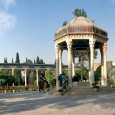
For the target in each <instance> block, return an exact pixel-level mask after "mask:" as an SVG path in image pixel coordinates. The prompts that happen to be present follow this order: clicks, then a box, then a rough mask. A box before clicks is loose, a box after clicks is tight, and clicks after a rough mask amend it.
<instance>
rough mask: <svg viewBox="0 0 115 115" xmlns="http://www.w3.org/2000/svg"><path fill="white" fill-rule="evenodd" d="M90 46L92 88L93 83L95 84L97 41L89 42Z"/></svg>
mask: <svg viewBox="0 0 115 115" xmlns="http://www.w3.org/2000/svg"><path fill="white" fill-rule="evenodd" d="M89 45H90V70H91V77H90V86H91V87H92V83H94V82H95V81H94V45H95V41H94V40H91V41H90V42H89Z"/></svg>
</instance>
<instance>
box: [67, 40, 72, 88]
mask: <svg viewBox="0 0 115 115" xmlns="http://www.w3.org/2000/svg"><path fill="white" fill-rule="evenodd" d="M67 48H68V78H69V86H70V87H72V43H71V42H70V41H68V42H67Z"/></svg>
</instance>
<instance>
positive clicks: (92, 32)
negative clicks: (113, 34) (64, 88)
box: [54, 16, 108, 88]
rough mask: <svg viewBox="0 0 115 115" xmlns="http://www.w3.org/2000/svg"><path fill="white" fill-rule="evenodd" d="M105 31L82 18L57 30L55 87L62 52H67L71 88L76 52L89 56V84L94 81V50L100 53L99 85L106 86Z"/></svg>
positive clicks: (77, 18)
mask: <svg viewBox="0 0 115 115" xmlns="http://www.w3.org/2000/svg"><path fill="white" fill-rule="evenodd" d="M107 41H108V37H107V31H105V30H104V29H102V28H100V27H99V26H97V25H95V24H94V22H93V21H91V20H89V19H88V18H85V17H83V16H79V17H76V18H74V19H72V20H71V21H70V22H69V23H68V24H67V25H65V26H63V27H61V28H59V29H58V30H57V31H56V33H55V40H54V42H55V51H56V87H57V88H58V87H59V79H58V76H59V74H62V52H63V50H67V51H68V56H67V57H68V78H69V86H70V87H71V86H72V77H73V76H74V75H75V57H76V54H77V52H86V53H88V55H89V82H90V86H92V83H94V82H95V80H94V50H95V49H99V50H100V53H101V85H102V86H107V65H106V61H107Z"/></svg>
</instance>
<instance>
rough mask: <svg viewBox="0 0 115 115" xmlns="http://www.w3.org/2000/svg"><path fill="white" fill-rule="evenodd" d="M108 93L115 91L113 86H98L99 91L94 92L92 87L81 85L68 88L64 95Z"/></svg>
mask: <svg viewBox="0 0 115 115" xmlns="http://www.w3.org/2000/svg"><path fill="white" fill-rule="evenodd" d="M110 93H115V88H110V87H100V88H99V91H98V92H96V91H95V90H94V88H91V87H84V86H81V87H73V88H72V89H69V90H68V91H67V94H66V95H96V94H110Z"/></svg>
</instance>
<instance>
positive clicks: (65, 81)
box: [59, 74, 69, 88]
mask: <svg viewBox="0 0 115 115" xmlns="http://www.w3.org/2000/svg"><path fill="white" fill-rule="evenodd" d="M59 81H60V87H62V88H64V87H66V86H68V83H69V80H68V76H64V74H60V75H59Z"/></svg>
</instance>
